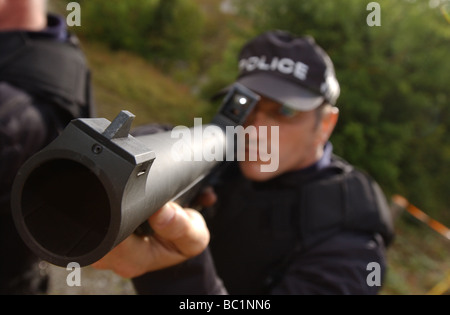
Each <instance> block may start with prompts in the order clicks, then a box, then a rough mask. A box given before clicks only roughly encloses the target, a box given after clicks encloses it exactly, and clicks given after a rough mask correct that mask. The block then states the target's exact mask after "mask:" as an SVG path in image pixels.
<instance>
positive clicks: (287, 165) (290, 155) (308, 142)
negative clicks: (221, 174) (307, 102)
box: [239, 97, 337, 181]
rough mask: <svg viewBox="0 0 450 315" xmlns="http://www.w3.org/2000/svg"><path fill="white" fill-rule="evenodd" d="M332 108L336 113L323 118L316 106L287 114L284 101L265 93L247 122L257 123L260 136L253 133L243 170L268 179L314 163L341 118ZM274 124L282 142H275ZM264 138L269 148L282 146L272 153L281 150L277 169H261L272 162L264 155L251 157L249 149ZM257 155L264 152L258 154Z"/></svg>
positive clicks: (256, 178)
mask: <svg viewBox="0 0 450 315" xmlns="http://www.w3.org/2000/svg"><path fill="white" fill-rule="evenodd" d="M331 112H333V113H334V114H331V113H324V117H322V118H320V119H319V118H318V114H317V112H316V110H313V111H308V112H295V113H293V114H292V115H286V114H283V110H282V106H281V105H280V104H278V103H276V102H274V101H272V100H270V99H267V98H264V97H262V99H261V101H260V102H259V103H258V105H257V106H256V108H255V110H254V111H253V112H252V113H251V114H250V116H249V117H248V119H247V121H246V124H245V126H250V125H252V126H255V127H256V130H257V134H256V135H255V137H256V139H251V137H250V141H249V143H247V145H246V152H247V156H246V157H247V158H246V160H245V161H243V162H240V163H239V165H240V168H241V170H242V172H243V174H244V175H245V176H246V177H247V178H249V179H251V180H255V181H265V180H269V179H271V178H274V177H276V176H278V175H281V174H283V173H286V172H290V171H295V170H300V169H302V168H305V167H308V166H310V165H312V164H314V163H315V162H316V161H318V160H319V159H320V157H321V156H322V154H323V146H324V144H325V142H326V141H328V137H329V136H330V134H331V132H332V129H333V128H334V125H335V124H336V121H337V109H336V110H331ZM329 114H330V115H332V116H330V115H329ZM329 116H330V117H329ZM330 118H331V121H330ZM330 123H331V124H330ZM261 126H266V127H267V130H268V132H267V135H266V133H265V132H260V128H259V127H261ZM271 127H278V128H279V129H278V130H279V139H277V140H278V145H276V143H273V141H274V140H273V139H272V138H273V137H271V130H272V128H271ZM330 128H331V129H330ZM261 130H263V129H261ZM261 141H262V142H264V143H265V142H267V145H268V152H270V150H276V149H277V147H278V152H273V151H272V152H271V155H272V156H273V155H274V154H278V159H279V161H278V162H279V164H278V168H277V169H276V170H275V171H273V172H262V171H261V165H267V164H268V162H264V161H262V160H261V159H260V158H258V159H257V160H256V161H250V159H249V158H248V156H249V152H252V151H253V152H255V151H256V152H258V144H259V143H261ZM257 156H258V157H259V156H260V155H259V154H257Z"/></svg>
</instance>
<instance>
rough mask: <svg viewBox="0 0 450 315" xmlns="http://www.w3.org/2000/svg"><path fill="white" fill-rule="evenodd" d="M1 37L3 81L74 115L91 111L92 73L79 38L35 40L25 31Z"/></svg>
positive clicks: (0, 53)
mask: <svg viewBox="0 0 450 315" xmlns="http://www.w3.org/2000/svg"><path fill="white" fill-rule="evenodd" d="M1 36H3V37H2V38H1V40H2V41H3V42H4V43H5V45H4V46H3V47H2V49H0V81H5V82H8V83H10V84H12V85H14V86H17V87H19V88H20V89H23V90H24V91H26V92H28V93H29V94H30V95H33V96H34V97H39V98H41V99H43V100H45V101H47V102H51V103H55V104H57V105H59V106H61V107H62V108H63V109H64V110H66V111H68V112H69V113H70V114H72V116H73V117H74V118H75V117H80V116H82V117H87V116H89V115H90V114H91V112H90V111H91V108H90V106H91V105H92V104H91V103H92V100H91V91H90V72H89V69H88V67H87V62H86V60H85V57H84V54H83V53H82V52H81V49H80V48H79V47H78V46H77V45H76V44H75V43H76V41H73V40H70V41H67V42H58V41H54V40H49V39H31V38H29V37H27V35H26V33H24V32H8V34H4V35H1ZM72 36H74V35H72ZM2 45H3V44H2Z"/></svg>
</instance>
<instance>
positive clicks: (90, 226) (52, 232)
mask: <svg viewBox="0 0 450 315" xmlns="http://www.w3.org/2000/svg"><path fill="white" fill-rule="evenodd" d="M237 93H238V94H237ZM236 94H237V95H238V96H239V97H240V98H242V95H245V97H247V98H248V99H249V100H251V102H249V103H248V104H247V105H246V106H245V108H244V109H242V110H241V111H236V110H233V114H227V115H226V116H225V115H222V114H221V113H222V112H225V111H226V110H228V109H229V108H237V106H238V105H236V104H235V103H234V101H233V97H232V96H233V95H236ZM257 100H258V96H257V95H254V94H253V93H252V92H251V91H248V90H246V89H244V88H242V87H240V86H236V87H233V88H232V89H231V91H230V92H229V93H228V94H227V96H226V98H225V102H224V105H223V106H222V108H221V110H220V111H219V114H218V115H217V116H216V118H215V119H214V120H213V123H214V125H201V126H196V127H194V128H191V129H188V130H190V135H191V137H192V138H191V139H186V138H185V139H184V142H183V143H184V151H185V153H186V150H187V152H188V153H190V154H188V156H189V155H190V156H191V158H186V155H184V154H177V151H176V150H174V148H176V147H177V145H178V148H179V147H180V146H179V144H180V143H181V142H180V141H182V139H180V138H178V137H173V134H172V132H171V131H168V132H164V133H158V134H154V135H148V136H140V137H136V138H135V137H132V136H131V135H130V134H129V131H130V126H131V122H132V120H133V118H134V115H133V114H131V113H129V112H126V111H122V112H121V113H120V114H119V116H118V117H117V118H116V119H114V120H113V122H110V121H108V120H106V119H104V118H95V119H77V120H74V121H72V122H71V123H70V124H69V125H68V126H67V127H66V129H65V130H64V131H63V133H62V134H61V135H60V136H59V137H58V138H57V139H55V140H54V141H53V142H52V143H51V144H50V145H49V146H47V147H46V148H45V149H44V150H42V151H41V152H39V153H37V154H36V155H34V156H33V157H32V158H31V159H29V160H28V161H27V162H26V163H25V164H24V166H23V167H22V168H21V169H20V170H19V173H18V174H17V176H16V179H15V182H14V185H13V189H12V196H11V197H12V198H11V205H12V212H13V218H14V221H15V224H16V226H17V229H18V231H19V233H20V235H21V237H22V238H23V240H24V241H25V243H26V244H27V245H28V246H29V247H30V248H31V249H32V250H33V251H34V252H35V253H36V254H37V255H38V256H39V257H41V258H42V259H44V260H46V261H48V262H50V263H52V264H55V265H58V266H61V267H66V266H67V265H68V264H69V263H71V262H76V263H78V264H80V265H81V266H87V265H89V264H92V263H94V262H96V261H97V260H99V259H101V258H102V257H103V256H104V255H106V254H107V253H108V252H109V251H110V250H111V249H113V248H114V247H115V246H116V245H118V244H119V243H120V242H121V241H123V240H124V239H125V238H126V237H128V236H129V235H131V234H132V233H133V232H134V231H136V229H137V228H138V227H139V226H140V225H141V224H142V223H143V222H145V221H146V219H148V218H149V217H150V216H151V215H152V214H153V213H155V212H156V211H157V210H158V209H160V208H161V207H162V206H163V205H164V204H165V203H167V202H168V201H171V200H178V198H180V197H182V196H183V194H185V193H186V192H189V190H190V189H191V188H192V187H193V186H195V185H196V184H198V183H199V182H200V181H202V180H203V179H204V178H205V177H206V176H207V175H208V174H210V173H211V171H212V170H213V169H214V167H216V166H218V164H219V163H221V160H223V159H224V158H225V156H223V159H205V158H203V157H205V156H207V155H208V154H211V152H210V149H211V146H210V145H205V144H207V143H210V144H211V143H213V144H214V147H215V148H216V150H220V151H221V152H223V154H224V155H225V154H226V152H228V150H233V149H234V148H227V145H228V144H227V141H226V135H225V131H224V130H225V128H224V127H225V125H233V124H234V125H237V124H240V123H241V122H242V119H245V116H246V115H247V114H248V113H249V112H250V111H251V110H252V107H253V106H254V105H255V104H256V102H257ZM228 103H229V104H230V105H227V104H228ZM234 113H238V114H239V115H236V117H234V116H232V115H234ZM230 117H231V118H236V119H235V121H232V120H230ZM238 119H239V121H238ZM211 127H214V132H204V131H205V130H206V128H209V131H211ZM186 129H187V128H186ZM199 135H200V138H199ZM199 140H200V141H199ZM196 157H201V158H199V159H198V158H196Z"/></svg>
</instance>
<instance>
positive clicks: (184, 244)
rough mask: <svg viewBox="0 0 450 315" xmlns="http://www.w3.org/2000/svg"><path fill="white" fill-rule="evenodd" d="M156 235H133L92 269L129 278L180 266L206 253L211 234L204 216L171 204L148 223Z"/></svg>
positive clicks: (159, 211)
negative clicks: (109, 271)
mask: <svg viewBox="0 0 450 315" xmlns="http://www.w3.org/2000/svg"><path fill="white" fill-rule="evenodd" d="M148 222H149V224H150V226H151V227H152V229H153V230H154V234H153V235H152V236H148V237H140V236H137V235H135V234H132V235H131V236H129V237H128V238H127V239H125V240H124V241H123V242H122V243H120V244H119V245H117V246H116V247H115V248H114V249H113V250H112V251H111V252H109V253H108V254H107V255H106V256H105V257H103V258H102V259H100V260H99V261H98V262H96V263H94V264H93V265H92V266H93V267H94V268H97V269H111V270H113V271H114V272H115V273H117V274H118V275H120V276H122V277H125V278H134V277H138V276H140V275H143V274H145V273H147V272H150V271H155V270H159V269H163V268H166V267H170V266H173V265H177V264H179V263H181V262H183V261H185V260H187V259H189V258H192V257H194V256H197V255H199V254H200V253H202V252H203V251H204V250H205V249H206V247H207V246H208V243H209V231H208V228H207V226H206V223H205V221H204V219H203V217H202V215H201V214H200V213H199V212H197V211H195V210H192V209H183V208H181V207H180V206H179V205H178V204H176V203H173V202H170V203H167V204H166V205H165V206H164V207H163V208H161V209H160V210H158V212H156V213H155V214H154V215H152V216H151V217H150V218H149V220H148Z"/></svg>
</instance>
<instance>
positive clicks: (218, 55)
mask: <svg viewBox="0 0 450 315" xmlns="http://www.w3.org/2000/svg"><path fill="white" fill-rule="evenodd" d="M69 2H71V1H66V0H49V3H50V6H49V9H50V11H53V12H56V13H60V14H63V15H65V16H67V15H69V14H70V13H71V11H68V10H67V9H66V5H67V3H69ZM77 2H78V3H79V4H80V6H81V26H75V27H72V28H71V31H72V32H74V33H76V34H77V35H78V36H79V37H80V40H81V43H82V46H83V48H84V50H85V53H86V55H87V57H88V60H89V63H90V66H91V69H92V71H93V82H94V93H95V100H96V105H97V113H96V116H99V117H106V118H108V119H110V120H111V119H113V118H114V117H115V116H116V115H117V114H118V112H119V111H120V110H122V109H127V110H129V111H131V112H132V113H134V114H135V115H136V119H135V123H134V126H138V125H141V124H145V123H149V122H159V123H171V124H175V125H186V126H191V125H192V124H193V121H194V117H203V118H204V120H207V119H208V118H211V117H212V115H213V114H214V112H215V110H216V109H217V107H215V106H213V105H212V104H211V102H210V101H209V99H210V97H211V96H212V95H213V94H214V93H215V92H217V91H218V90H219V89H221V88H223V87H224V86H226V85H228V84H229V83H231V82H232V81H233V80H234V79H235V77H236V75H237V54H238V51H239V49H240V47H241V46H242V44H243V43H244V42H246V41H247V40H248V39H249V38H251V37H253V36H255V35H257V34H259V33H262V32H264V31H266V30H269V29H284V30H288V31H291V32H293V33H295V34H297V35H312V36H313V37H314V38H315V39H316V41H317V42H318V43H319V45H321V46H322V47H323V48H324V49H325V50H326V51H327V52H328V53H329V54H330V56H331V58H332V59H333V61H334V64H335V67H336V72H337V77H338V79H339V81H340V84H341V90H342V93H341V97H340V100H339V102H338V106H339V108H340V112H341V115H340V121H339V123H338V126H337V130H336V131H335V133H334V135H333V137H332V139H331V140H332V142H333V144H334V148H335V153H337V154H338V155H340V156H342V157H343V158H345V159H347V160H348V161H349V162H351V163H353V164H354V165H356V166H358V167H360V168H361V169H363V170H365V171H367V172H368V173H370V174H371V175H372V176H373V177H374V178H375V179H376V180H377V181H378V182H379V183H380V185H381V186H382V188H383V190H384V191H385V193H386V194H387V196H388V197H389V198H391V197H392V196H393V195H395V194H399V195H401V196H404V197H405V198H406V199H407V200H409V202H410V203H411V204H414V205H415V206H416V207H417V208H418V209H420V210H422V211H423V212H424V213H426V215H427V216H429V218H433V219H434V220H437V221H438V222H440V223H441V224H442V225H443V226H444V228H442V227H441V228H442V229H441V230H440V231H441V234H440V233H438V232H437V231H436V230H435V229H433V226H431V227H430V224H427V223H424V222H423V221H420V220H418V219H417V218H415V217H414V216H412V215H411V214H410V212H408V211H405V210H404V208H401V207H398V206H393V211H394V212H395V216H396V230H397V238H396V240H395V242H394V244H393V245H392V247H391V248H390V249H389V252H388V255H389V256H388V258H389V271H388V274H387V281H386V284H385V286H384V287H383V290H382V294H426V293H431V294H450V273H449V271H450V259H449V258H450V251H449V249H450V233H447V234H448V235H447V236H445V233H446V232H445V231H446V230H445V226H450V193H449V190H450V88H449V82H450V55H449V51H450V0H398V1H391V0H380V1H377V2H378V3H379V5H380V7H381V26H373V27H370V26H368V24H367V21H366V19H367V17H368V15H369V14H370V13H371V10H369V11H368V10H367V5H368V3H369V2H371V1H362V0H322V1H318V0H302V1H298V0H129V1H114V2H111V1H98V0H97V1H92V0H90V1H88V0H79V1H77ZM428 223H429V222H428ZM442 231H444V233H442ZM447 231H448V230H447ZM42 270H43V272H52V273H53V274H54V275H55V277H54V281H53V285H52V293H53V294H108V293H111V294H118V293H120V294H122V293H123V294H133V290H132V288H131V287H130V283H129V281H127V280H125V279H117V278H115V277H114V276H112V275H111V274H110V273H108V272H97V271H94V270H89V268H87V270H83V272H84V274H86V277H84V276H83V277H84V278H86V279H87V280H86V281H87V284H86V283H84V284H83V285H82V288H80V289H69V288H67V286H66V284H65V277H66V276H67V273H68V272H67V271H66V270H65V269H63V270H58V268H55V267H52V266H48V265H46V264H43V265H42ZM96 277H98V278H96ZM84 278H83V279H84ZM89 279H93V280H92V281H91V280H89ZM89 281H91V282H89ZM58 283H61V285H59V284H58Z"/></svg>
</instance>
